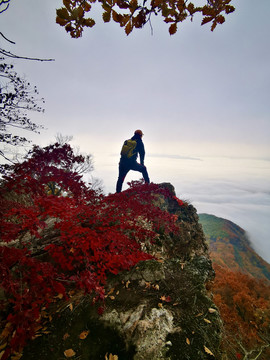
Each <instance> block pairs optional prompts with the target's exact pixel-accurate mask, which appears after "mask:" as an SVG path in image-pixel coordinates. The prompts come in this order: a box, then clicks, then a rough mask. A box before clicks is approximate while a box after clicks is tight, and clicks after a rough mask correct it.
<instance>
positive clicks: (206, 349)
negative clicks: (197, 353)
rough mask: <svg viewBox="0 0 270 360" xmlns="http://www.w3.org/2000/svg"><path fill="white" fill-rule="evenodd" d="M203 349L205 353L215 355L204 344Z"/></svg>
mask: <svg viewBox="0 0 270 360" xmlns="http://www.w3.org/2000/svg"><path fill="white" fill-rule="evenodd" d="M204 351H205V352H206V354H209V355H212V356H214V357H215V355H214V354H213V353H212V351H211V350H209V349H208V347H206V346H204Z"/></svg>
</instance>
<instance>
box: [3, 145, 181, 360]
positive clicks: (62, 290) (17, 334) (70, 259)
mask: <svg viewBox="0 0 270 360" xmlns="http://www.w3.org/2000/svg"><path fill="white" fill-rule="evenodd" d="M83 161H84V158H83V157H82V156H79V157H78V156H74V154H73V151H72V148H71V147H70V146H69V145H67V144H65V145H63V146H61V145H59V144H57V143H56V144H54V145H50V146H48V147H46V148H44V149H41V148H39V147H34V148H33V150H32V152H31V154H30V157H29V158H28V159H26V160H25V161H24V162H23V163H21V164H16V165H14V166H11V167H10V168H9V169H8V170H7V171H6V174H5V176H4V177H3V180H2V183H1V187H0V232H1V242H2V243H1V246H0V260H1V262H0V284H1V287H2V289H3V290H4V293H5V298H4V299H5V300H6V301H2V305H3V314H4V315H5V316H6V318H5V324H6V328H5V330H4V331H3V333H2V337H3V336H4V337H5V338H6V339H5V340H7V341H8V342H9V346H8V347H7V348H6V350H5V353H4V355H3V357H2V360H4V359H7V358H8V356H9V355H10V353H11V352H12V351H20V350H21V349H22V347H23V346H24V345H25V343H26V341H27V340H28V339H29V338H31V337H33V335H34V334H35V331H36V328H37V325H38V324H39V323H40V322H41V321H42V317H41V312H42V311H41V309H44V308H48V307H49V305H50V303H51V302H52V301H55V300H54V299H55V297H57V296H59V294H61V296H63V297H64V298H67V297H68V293H69V291H70V290H71V289H75V288H79V289H83V290H84V291H85V293H92V294H93V296H95V297H96V299H95V300H97V299H98V298H99V299H103V297H104V286H105V284H106V279H107V276H108V275H109V274H117V273H118V272H119V271H123V270H128V269H130V268H131V267H132V266H134V265H135V264H136V263H137V262H138V261H142V260H147V259H150V258H151V255H149V254H146V253H145V252H143V251H142V250H141V249H142V244H144V243H145V242H149V241H153V240H154V238H155V236H156V234H157V232H159V231H162V232H163V233H164V232H165V233H166V232H175V231H177V226H176V224H175V217H173V216H172V215H170V214H169V213H168V212H166V211H163V210H161V208H160V207H158V206H156V205H155V200H156V197H157V194H160V195H163V196H164V197H165V198H166V197H172V195H171V194H170V193H169V192H168V190H166V189H164V188H161V187H159V186H158V185H155V184H142V183H141V182H133V183H131V184H130V189H128V190H127V191H125V192H123V193H120V194H113V195H109V196H104V195H100V194H99V193H97V192H95V191H94V190H93V189H91V186H86V184H85V183H84V182H83V181H82V179H81V176H80V175H78V174H77V173H76V172H74V171H73V170H72V168H73V164H74V163H76V162H77V163H79V162H83ZM52 185H53V187H52ZM52 188H53V189H57V191H56V192H54V194H52V192H51V191H50V189H52ZM7 302H9V306H8V309H7V307H6V305H7ZM7 329H8V331H7ZM3 334H5V335H3Z"/></svg>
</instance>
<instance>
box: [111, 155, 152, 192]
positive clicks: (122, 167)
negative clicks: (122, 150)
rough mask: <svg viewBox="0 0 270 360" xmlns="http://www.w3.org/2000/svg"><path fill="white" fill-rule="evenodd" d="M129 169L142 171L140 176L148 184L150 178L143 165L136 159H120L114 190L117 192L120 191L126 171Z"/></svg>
mask: <svg viewBox="0 0 270 360" xmlns="http://www.w3.org/2000/svg"><path fill="white" fill-rule="evenodd" d="M129 170H134V171H139V172H140V173H142V176H143V178H144V180H145V182H146V183H148V184H149V182H150V180H149V177H148V173H147V169H146V167H145V166H144V165H141V164H138V163H137V162H136V161H132V162H129V161H126V162H122V161H120V163H119V176H118V180H117V184H116V192H118V193H119V192H121V190H122V185H123V182H124V180H125V177H126V175H127V173H128V172H129Z"/></svg>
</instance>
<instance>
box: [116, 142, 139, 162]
mask: <svg viewBox="0 0 270 360" xmlns="http://www.w3.org/2000/svg"><path fill="white" fill-rule="evenodd" d="M136 146H137V141H136V140H131V139H130V140H126V141H125V142H124V144H123V146H122V150H121V153H120V154H121V156H123V157H124V158H126V159H130V158H131V157H133V156H134V155H136V151H135V148H136Z"/></svg>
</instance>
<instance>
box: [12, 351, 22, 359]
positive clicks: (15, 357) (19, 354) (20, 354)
mask: <svg viewBox="0 0 270 360" xmlns="http://www.w3.org/2000/svg"><path fill="white" fill-rule="evenodd" d="M22 355H23V354H22V353H18V352H15V353H14V354H13V355H12V356H11V358H10V360H19V359H20V358H21V357H22Z"/></svg>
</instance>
